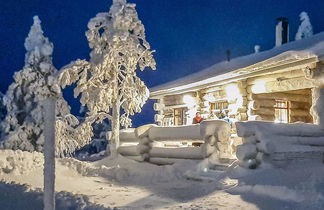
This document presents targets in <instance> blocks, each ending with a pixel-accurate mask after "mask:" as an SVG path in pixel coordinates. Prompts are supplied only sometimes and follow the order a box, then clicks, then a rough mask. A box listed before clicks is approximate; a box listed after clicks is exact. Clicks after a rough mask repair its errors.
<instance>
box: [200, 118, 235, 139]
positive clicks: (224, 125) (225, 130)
mask: <svg viewBox="0 0 324 210" xmlns="http://www.w3.org/2000/svg"><path fill="white" fill-rule="evenodd" d="M200 135H201V136H203V137H204V138H206V137H208V136H216V137H217V139H218V141H221V142H224V141H228V139H229V137H230V135H231V125H230V124H229V123H228V122H226V121H224V120H204V121H202V122H201V123H200Z"/></svg>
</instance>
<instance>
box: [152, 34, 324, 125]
mask: <svg viewBox="0 0 324 210" xmlns="http://www.w3.org/2000/svg"><path fill="white" fill-rule="evenodd" d="M276 39H277V40H276V47H274V48H273V49H270V50H268V51H263V52H256V53H254V54H250V55H247V56H242V57H238V58H234V59H232V60H230V61H224V62H220V63H217V64H215V65H213V66H211V67H209V68H207V69H203V70H202V71H199V72H197V73H194V74H191V75H188V76H186V77H183V78H180V79H178V80H175V81H171V82H169V83H166V84H163V85H160V86H157V87H154V88H151V89H150V91H151V93H150V98H151V99H156V100H157V103H155V104H154V109H155V110H156V111H157V112H158V113H157V114H156V115H155V121H156V123H157V124H159V125H162V126H172V125H189V124H191V123H192V119H193V118H194V116H195V113H196V112H197V111H199V112H200V113H201V115H202V116H203V117H204V118H205V119H213V118H217V117H220V114H223V115H224V113H225V114H226V115H227V117H228V118H230V119H233V120H236V121H246V120H267V121H275V122H285V123H293V122H297V121H300V122H307V123H316V122H315V121H316V119H315V118H316V116H313V114H312V111H311V110H312V106H313V105H314V103H315V98H316V97H317V96H315V91H314V89H315V88H317V87H320V86H321V85H320V84H319V80H320V79H316V78H317V77H319V76H320V74H323V72H324V32H322V33H318V34H316V35H313V36H311V37H309V38H305V39H301V40H298V41H293V42H288V43H285V44H282V43H281V44H280V40H281V42H282V41H283V40H284V39H281V38H278V34H277V37H276ZM278 39H279V41H278ZM278 43H279V44H278ZM222 117H224V116H222Z"/></svg>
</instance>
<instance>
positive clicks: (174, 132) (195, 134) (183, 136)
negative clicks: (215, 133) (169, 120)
mask: <svg viewBox="0 0 324 210" xmlns="http://www.w3.org/2000/svg"><path fill="white" fill-rule="evenodd" d="M203 122H205V121H203ZM201 124H202V123H201ZM201 124H200V125H201ZM200 125H199V124H195V125H186V126H176V127H162V126H155V127H151V128H150V129H149V138H150V139H151V140H154V141H159V140H164V141H179V140H203V137H202V136H201V135H200V127H201V126H200Z"/></svg>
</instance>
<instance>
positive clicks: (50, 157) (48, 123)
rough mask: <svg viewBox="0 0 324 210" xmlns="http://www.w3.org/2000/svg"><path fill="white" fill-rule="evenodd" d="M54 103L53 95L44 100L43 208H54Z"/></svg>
mask: <svg viewBox="0 0 324 210" xmlns="http://www.w3.org/2000/svg"><path fill="white" fill-rule="evenodd" d="M55 105H56V101H55V98H54V97H49V98H47V99H45V100H44V118H45V125H44V137H45V144H44V161H45V163H44V200H43V202H44V210H54V209H55Z"/></svg>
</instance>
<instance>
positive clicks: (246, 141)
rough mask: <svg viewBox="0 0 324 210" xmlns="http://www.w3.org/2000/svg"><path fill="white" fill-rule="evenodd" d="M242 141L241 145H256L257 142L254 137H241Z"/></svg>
mask: <svg viewBox="0 0 324 210" xmlns="http://www.w3.org/2000/svg"><path fill="white" fill-rule="evenodd" d="M242 141H243V143H251V144H256V143H257V142H258V140H257V139H256V136H248V137H243V138H242Z"/></svg>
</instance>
